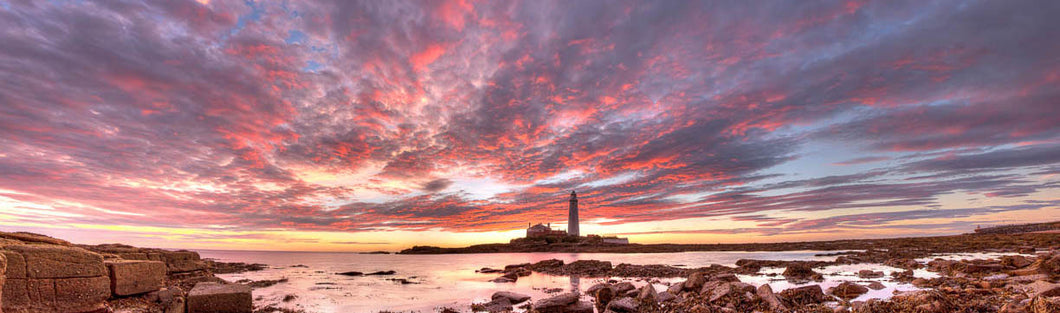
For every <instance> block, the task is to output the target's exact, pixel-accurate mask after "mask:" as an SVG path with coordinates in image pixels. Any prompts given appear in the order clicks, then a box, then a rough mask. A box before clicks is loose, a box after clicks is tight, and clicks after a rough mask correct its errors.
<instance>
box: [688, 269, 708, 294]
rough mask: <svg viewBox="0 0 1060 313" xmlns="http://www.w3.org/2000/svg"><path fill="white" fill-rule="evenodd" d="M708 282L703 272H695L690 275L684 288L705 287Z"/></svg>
mask: <svg viewBox="0 0 1060 313" xmlns="http://www.w3.org/2000/svg"><path fill="white" fill-rule="evenodd" d="M706 282H707V278H706V277H703V273H700V272H695V273H692V275H689V276H688V280H686V281H685V283H684V290H685V291H689V290H699V289H700V288H702V287H703V284H705V283H706Z"/></svg>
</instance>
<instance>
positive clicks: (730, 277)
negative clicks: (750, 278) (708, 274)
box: [711, 273, 740, 283]
mask: <svg viewBox="0 0 1060 313" xmlns="http://www.w3.org/2000/svg"><path fill="white" fill-rule="evenodd" d="M711 280H718V281H723V282H729V283H735V282H739V281H740V278H738V277H736V274H733V273H724V274H718V275H715V276H714V277H712V278H711Z"/></svg>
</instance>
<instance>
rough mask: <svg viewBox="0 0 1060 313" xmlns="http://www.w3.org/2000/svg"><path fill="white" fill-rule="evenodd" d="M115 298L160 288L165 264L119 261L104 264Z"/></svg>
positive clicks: (164, 272) (163, 278) (164, 275)
mask: <svg viewBox="0 0 1060 313" xmlns="http://www.w3.org/2000/svg"><path fill="white" fill-rule="evenodd" d="M104 265H106V267H107V271H108V273H109V274H110V289H111V292H112V293H113V294H114V295H115V296H130V295H136V294H141V293H147V292H152V291H156V290H159V289H161V288H162V283H163V280H165V278H166V264H165V263H162V262H159V261H135V260H120V261H107V262H104Z"/></svg>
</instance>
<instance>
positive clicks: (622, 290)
mask: <svg viewBox="0 0 1060 313" xmlns="http://www.w3.org/2000/svg"><path fill="white" fill-rule="evenodd" d="M611 289H614V290H615V294H616V295H623V294H626V293H627V292H629V291H630V290H633V289H637V287H636V286H633V283H631V282H628V281H626V282H621V283H617V284H615V285H614V286H611Z"/></svg>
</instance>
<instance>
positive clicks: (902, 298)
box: [891, 290, 957, 313]
mask: <svg viewBox="0 0 1060 313" xmlns="http://www.w3.org/2000/svg"><path fill="white" fill-rule="evenodd" d="M891 301H894V302H905V303H907V304H908V305H909V306H912V307H913V308H914V309H915V310H916V312H922V313H943V312H954V311H955V310H956V308H957V307H956V306H955V305H953V302H952V300H951V299H950V298H949V297H947V296H946V295H943V294H942V293H940V292H938V291H934V290H924V291H914V292H907V293H902V294H898V295H895V296H894V297H892V298H891Z"/></svg>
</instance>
